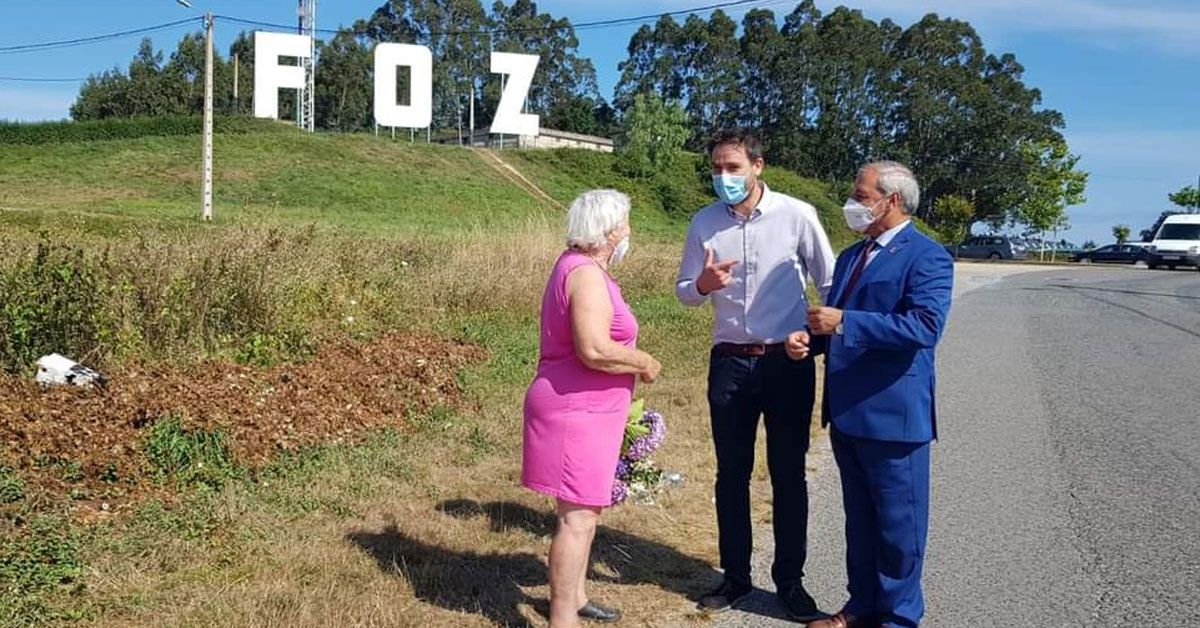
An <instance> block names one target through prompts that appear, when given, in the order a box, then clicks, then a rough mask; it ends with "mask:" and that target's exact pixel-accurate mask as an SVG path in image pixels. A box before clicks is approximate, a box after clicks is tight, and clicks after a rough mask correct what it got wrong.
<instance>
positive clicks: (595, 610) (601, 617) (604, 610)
mask: <svg viewBox="0 0 1200 628" xmlns="http://www.w3.org/2000/svg"><path fill="white" fill-rule="evenodd" d="M579 616H580V617H582V618H584V619H590V620H592V621H597V622H600V623H602V624H611V623H613V622H615V621H617V620H618V619H621V611H620V610H618V609H615V608H612V607H611V606H602V605H600V604H597V603H595V602H588V603H587V604H584V605H583V608H581V609H579Z"/></svg>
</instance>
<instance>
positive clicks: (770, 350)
mask: <svg viewBox="0 0 1200 628" xmlns="http://www.w3.org/2000/svg"><path fill="white" fill-rule="evenodd" d="M713 351H716V352H717V353H718V354H720V355H736V356H740V357H751V358H757V357H762V356H764V355H771V354H775V353H785V352H786V351H785V350H784V348H783V343H782V342H779V343H775V344H771V345H739V344H734V343H732V342H721V343H718V344H716V345H714V346H713Z"/></svg>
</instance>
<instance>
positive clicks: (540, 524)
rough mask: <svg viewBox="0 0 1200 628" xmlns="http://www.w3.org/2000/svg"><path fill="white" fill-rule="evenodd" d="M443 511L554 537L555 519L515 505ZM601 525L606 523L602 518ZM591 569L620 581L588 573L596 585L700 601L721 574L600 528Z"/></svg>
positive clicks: (456, 505) (499, 528) (455, 505)
mask: <svg viewBox="0 0 1200 628" xmlns="http://www.w3.org/2000/svg"><path fill="white" fill-rule="evenodd" d="M437 508H438V510H439V511H441V512H443V513H446V514H448V515H450V516H451V517H455V518H457V519H468V518H474V517H479V516H486V517H487V519H488V523H489V525H490V527H491V529H492V531H493V532H509V531H512V530H522V531H524V532H528V533H530V534H534V535H537V536H550V535H551V534H553V532H554V523H555V517H554V513H552V512H549V511H539V510H534V509H532V508H530V507H528V506H525V505H523V504H518V503H515V502H488V503H486V504H479V503H478V502H475V501H473V500H469V499H455V500H449V501H444V502H442V503H441V504H438V507H437ZM600 521H601V522H603V521H604V517H603V516H601V518H600ZM591 558H592V563H593V565H595V564H596V563H602V564H604V565H606V566H608V567H610V568H611V569H612V570H613V571H614V572H616V573H617V574H618V575H617V576H615V577H614V576H611V575H608V574H604V573H599V572H597V571H595V570H594V569H592V570H589V573H588V578H589V579H591V580H593V581H595V582H611V583H617V584H651V585H656V586H658V587H661V588H662V589H664V590H667V591H671V592H672V593H677V594H679V595H682V596H685V597H689V598H698V597H699V596H700V595H701V594H703V593H704V592H705V591H706V590H707V588H708V587H711V586H712V585H713V584H714V581H715V579H716V578H717V576H716V572H715V571H714V570H713V569H712V567H711V566H709V564H708V563H707V562H705V561H702V560H700V559H698V558H694V557H692V556H689V555H687V554H685V553H683V552H680V551H679V550H677V549H675V548H673V547H668V546H666V545H663V544H662V543H658V542H655V541H650V540H647V539H643V538H641V537H638V536H634V535H632V534H629V533H627V532H622V531H620V530H616V529H613V528H610V527H608V526H605V525H603V523H601V525H600V526H599V528H597V529H596V540H595V542H593V544H592V556H591Z"/></svg>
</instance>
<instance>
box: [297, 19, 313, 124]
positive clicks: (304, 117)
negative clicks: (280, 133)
mask: <svg viewBox="0 0 1200 628" xmlns="http://www.w3.org/2000/svg"><path fill="white" fill-rule="evenodd" d="M299 2H300V4H299V6H298V7H297V9H296V13H297V15H299V17H300V34H301V35H308V36H309V38H310V40H309V41H310V42H312V44H311V46H312V47H311V48H310V49H309V54H308V58H307V59H301V60H300V64H301V66H302V67H303V68H304V90H303V91H301V92H300V93H299V94H297V103H296V124H297V125H298V126H299V127H300V128H302V129H305V130H307V131H309V132H312V131H313V129H314V128H315V126H316V125H315V123H316V107H315V106H314V105H313V94H314V93H315V90H314V89H313V87H314V84H315V74H314V68H315V67H316V52H317V51H316V29H317V0H299Z"/></svg>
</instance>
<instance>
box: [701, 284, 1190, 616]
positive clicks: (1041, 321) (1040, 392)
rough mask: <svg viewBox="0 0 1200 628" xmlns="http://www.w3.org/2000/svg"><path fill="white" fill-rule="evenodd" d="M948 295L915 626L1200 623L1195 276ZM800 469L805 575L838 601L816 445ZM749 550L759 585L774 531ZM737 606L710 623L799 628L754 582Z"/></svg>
mask: <svg viewBox="0 0 1200 628" xmlns="http://www.w3.org/2000/svg"><path fill="white" fill-rule="evenodd" d="M1013 273H1017V274H1013ZM1005 275H1008V276H1005ZM956 293H957V294H956V297H955V302H954V306H953V310H952V313H951V317H950V322H949V326H948V329H947V332H946V336H945V337H944V339H943V341H942V343H941V345H940V347H939V350H938V386H939V389H938V399H939V432H940V440H939V441H938V442H937V443H935V445H934V451H933V495H932V499H933V504H932V515H931V531H930V539H929V547H928V555H927V559H926V576H925V585H926V588H925V592H926V604H927V614H926V618H925V622H924V623H923V624H922V625H924V626H934V627H937V626H944V627H953V628H958V627H963V626H1200V272H1196V271H1190V272H1189V271H1175V272H1167V271H1149V270H1136V269H1131V268H1111V269H1109V268H1105V269H1095V268H1086V269H1062V270H1045V269H1044V268H1043V269H1031V268H1022V267H1012V266H1001V265H960V267H959V268H958V270H957V272H956ZM809 465H810V467H812V468H813V469H814V471H813V473H812V477H811V478H810V483H809V490H810V498H811V512H810V524H809V526H810V533H809V547H810V549H809V561H808V567H807V570H806V571H807V577H806V585H807V586H808V588H809V590H810V592H811V593H812V594H813V595H814V596H815V597H816V598H817V601H818V603H819V604H820V605H821V607H822V609H823V610H827V611H829V612H833V611H836V610H837V609H838V608H840V607H841V605H842V603H843V602H844V601H845V595H846V594H845V584H844V583H845V571H844V566H843V553H844V548H845V545H844V537H843V535H842V527H841V526H842V513H841V502H840V499H841V497H840V495H841V493H840V490H841V489H840V486H839V482H838V478H837V471H836V468H835V466H834V462H833V457H832V455H831V454H830V453H829V447H828V440H827V439H826V438H824V437H822V438H821V439H819V440H818V441H817V442H816V443H814V446H813V451H812V452H810V455H809ZM756 543H757V545H756V550H757V551H756V561H755V571H756V573H755V578H756V584H758V585H759V586H761V587H763V588H764V589H766V590H767V591H770V590H772V587H771V585H770V578H769V572H770V555H771V542H770V530H769V526H766V525H760V526H759V529H758V530H756ZM743 608H744V610H733V611H729V612H726V613H723V614H721V615H719V616H718V617H717V619H716V625H717V626H720V627H740V626H794V625H795V624H793V623H790V622H787V621H785V620H780V619H775V618H776V617H779V616H780V609H779V607H778V605H777V603H776V602H775V599H774V597H773V596H772V595H770V594H769V593H766V592H765V591H763V592H759V593H758V594H757V595H756V597H755V598H754V599H753V600H751V601H750V603H748V604H746V605H745V606H744V607H743Z"/></svg>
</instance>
